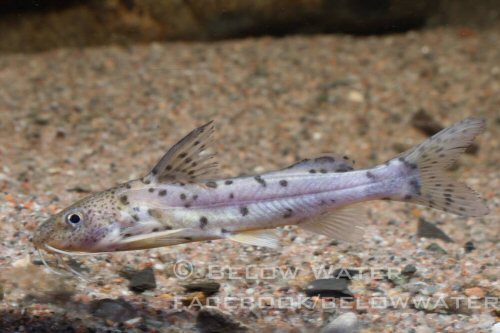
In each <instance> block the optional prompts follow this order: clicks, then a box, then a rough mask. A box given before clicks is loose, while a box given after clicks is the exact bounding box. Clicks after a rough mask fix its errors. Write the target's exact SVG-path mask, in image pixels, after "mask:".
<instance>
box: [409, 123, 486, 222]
mask: <svg viewBox="0 0 500 333" xmlns="http://www.w3.org/2000/svg"><path fill="white" fill-rule="evenodd" d="M484 127H485V121H484V119H481V118H474V117H471V118H467V119H464V120H462V121H460V122H458V123H455V124H453V125H452V126H450V127H448V128H445V129H444V130H442V131H441V132H439V133H437V134H435V135H433V136H432V137H430V138H429V139H427V140H426V141H424V142H423V143H421V144H420V145H418V146H416V147H414V148H412V149H410V150H409V151H407V152H405V153H404V154H403V155H401V157H400V158H402V159H404V161H406V163H409V165H413V166H417V168H418V171H419V180H420V188H419V193H418V195H416V196H414V197H412V198H411V199H410V200H409V201H410V202H415V203H417V204H420V205H424V206H428V207H432V208H436V209H440V210H443V211H445V212H450V213H453V214H457V215H461V216H483V215H486V214H488V212H489V210H488V208H487V207H486V205H485V204H484V201H483V199H482V198H481V197H480V196H479V195H478V194H477V193H476V192H474V190H472V189H470V188H469V187H467V186H466V185H465V184H462V183H458V182H456V181H454V180H452V179H450V178H449V177H448V176H446V174H445V169H446V168H447V167H448V166H449V165H450V164H452V163H453V162H454V161H455V160H456V158H457V157H458V155H459V154H460V153H462V152H464V151H465V149H467V147H468V146H469V145H470V144H471V143H472V141H473V140H474V138H475V137H476V136H477V135H478V134H479V133H481V132H482V131H483V130H484Z"/></svg>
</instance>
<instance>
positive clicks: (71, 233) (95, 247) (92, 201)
mask: <svg viewBox="0 0 500 333" xmlns="http://www.w3.org/2000/svg"><path fill="white" fill-rule="evenodd" d="M122 219H123V217H122V214H121V211H120V209H119V206H118V204H117V199H116V197H115V195H114V194H113V192H112V191H105V192H101V193H97V194H94V195H91V196H89V197H87V198H84V199H82V200H80V201H78V202H76V203H75V204H73V205H71V206H70V207H68V208H66V209H63V210H62V211H60V212H59V213H57V214H55V215H53V216H51V217H49V218H48V219H47V220H46V221H44V222H43V223H41V224H40V225H39V226H38V228H37V229H36V231H35V233H34V236H33V244H34V246H35V247H36V248H38V249H44V250H48V251H57V250H59V251H63V252H102V251H106V250H107V249H106V248H105V247H104V245H103V243H104V242H103V240H104V239H105V238H107V237H109V236H110V235H111V234H116V231H117V230H118V232H119V224H120V221H121V220H122Z"/></svg>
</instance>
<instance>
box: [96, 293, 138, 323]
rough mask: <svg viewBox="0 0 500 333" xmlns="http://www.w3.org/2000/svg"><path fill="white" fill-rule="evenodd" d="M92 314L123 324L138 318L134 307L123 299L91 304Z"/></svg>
mask: <svg viewBox="0 0 500 333" xmlns="http://www.w3.org/2000/svg"><path fill="white" fill-rule="evenodd" d="M90 312H91V313H92V314H93V315H94V316H96V317H99V318H103V319H105V320H110V321H113V322H123V321H127V320H131V319H134V318H137V312H136V310H135V309H134V307H133V306H132V305H131V304H130V303H128V302H127V301H125V300H123V299H110V298H104V299H100V300H96V301H92V302H91V303H90Z"/></svg>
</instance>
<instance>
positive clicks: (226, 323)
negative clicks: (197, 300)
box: [196, 307, 249, 333]
mask: <svg viewBox="0 0 500 333" xmlns="http://www.w3.org/2000/svg"><path fill="white" fill-rule="evenodd" d="M196 327H197V328H198V331H199V332H200V333H226V332H227V333H232V332H248V331H249V328H248V327H247V326H245V325H244V324H242V323H240V322H239V321H237V320H236V319H234V318H232V317H231V315H230V314H228V313H225V312H222V311H221V310H219V309H217V308H215V307H204V308H202V309H201V310H200V312H198V316H197V317H196Z"/></svg>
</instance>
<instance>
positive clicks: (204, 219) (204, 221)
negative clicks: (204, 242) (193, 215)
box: [200, 216, 208, 229]
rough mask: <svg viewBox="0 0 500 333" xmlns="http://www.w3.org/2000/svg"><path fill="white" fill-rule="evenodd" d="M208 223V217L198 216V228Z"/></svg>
mask: <svg viewBox="0 0 500 333" xmlns="http://www.w3.org/2000/svg"><path fill="white" fill-rule="evenodd" d="M207 224H208V219H207V218H206V217H205V216H202V217H200V228H201V229H203V228H205V226H206V225H207Z"/></svg>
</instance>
